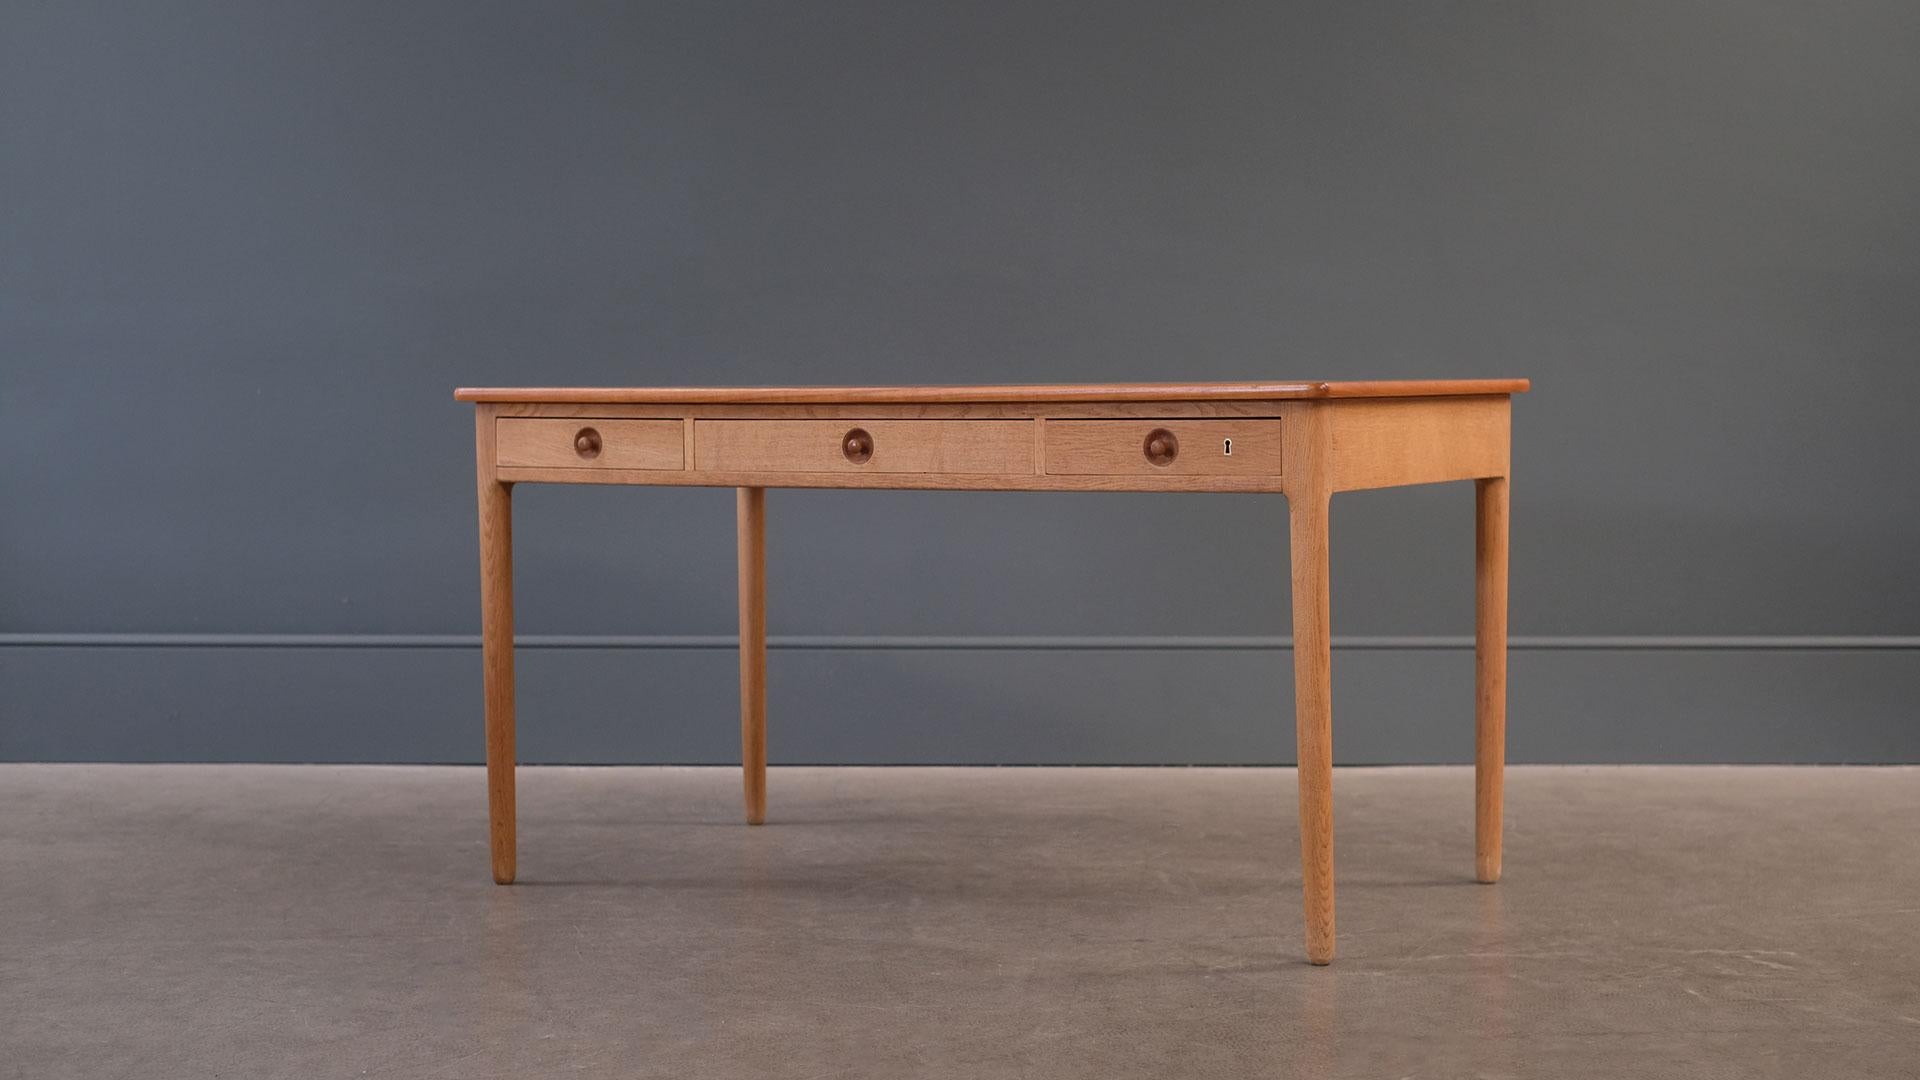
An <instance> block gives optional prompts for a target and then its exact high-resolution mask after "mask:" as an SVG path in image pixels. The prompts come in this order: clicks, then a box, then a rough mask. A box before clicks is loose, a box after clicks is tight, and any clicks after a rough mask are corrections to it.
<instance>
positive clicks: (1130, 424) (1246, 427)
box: [1044, 420, 1281, 476]
mask: <svg viewBox="0 0 1920 1080" xmlns="http://www.w3.org/2000/svg"><path fill="white" fill-rule="evenodd" d="M1280 424H1281V421H1279V420H1049V421H1047V424H1046V435H1045V439H1046V457H1045V459H1044V460H1045V461H1046V467H1047V472H1048V473H1049V474H1050V475H1055V476H1069V475H1081V476H1278V475H1280Z"/></svg>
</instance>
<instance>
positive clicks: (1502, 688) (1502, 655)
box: [1473, 476, 1510, 884]
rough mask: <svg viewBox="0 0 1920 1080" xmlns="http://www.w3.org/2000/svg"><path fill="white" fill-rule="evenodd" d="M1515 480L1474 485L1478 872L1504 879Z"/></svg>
mask: <svg viewBox="0 0 1920 1080" xmlns="http://www.w3.org/2000/svg"><path fill="white" fill-rule="evenodd" d="M1509 484H1510V481H1509V480H1508V478H1507V477H1504V476H1501V477H1493V478H1491V479H1486V480H1480V481H1477V482H1475V484H1474V544H1473V550H1474V632H1473V658H1474V680H1473V681H1474V709H1473V745H1474V752H1473V789H1474V800H1473V821H1474V827H1473V836H1474V873H1475V876H1476V877H1478V878H1479V880H1481V881H1483V882H1487V883H1489V884H1491V883H1493V882H1496V881H1499V880H1500V833H1501V815H1502V813H1503V808H1502V802H1503V791H1504V788H1505V784H1506V767H1507V500H1508V487H1509Z"/></svg>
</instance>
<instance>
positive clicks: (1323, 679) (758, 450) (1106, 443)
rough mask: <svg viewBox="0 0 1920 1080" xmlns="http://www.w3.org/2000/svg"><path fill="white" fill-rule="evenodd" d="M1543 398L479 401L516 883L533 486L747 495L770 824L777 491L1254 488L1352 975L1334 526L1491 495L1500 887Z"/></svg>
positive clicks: (1393, 391)
mask: <svg viewBox="0 0 1920 1080" xmlns="http://www.w3.org/2000/svg"><path fill="white" fill-rule="evenodd" d="M1527 385H1528V384H1527V381H1526V380H1524V379H1485V380H1449V381H1421V382H1346V383H1339V382H1332V383H1329V382H1298V383H1192V384H1173V383H1167V384H1151V383H1119V384H1109V383H1101V384H1093V385H1084V386H904V387H765V388H739V389H696V388H675V389H585V388H568V389H465V390H460V391H458V392H456V393H455V395H454V396H455V397H456V398H458V399H459V400H461V401H471V402H474V403H475V406H476V407H475V416H474V421H475V428H474V430H475V459H476V463H477V465H478V472H479V487H480V597H481V600H480V602H481V616H482V640H483V652H484V662H483V666H484V670H485V681H486V722H487V795H488V803H489V807H490V809H491V817H492V839H493V878H494V880H495V881H497V882H500V883H501V884H506V883H508V882H511V881H512V880H513V876H514V802H513V781H514V750H513V541H512V502H511V497H512V491H513V485H514V484H521V483H553V484H660V485H688V484H691V485H703V486H709V487H731V488H736V489H738V495H737V501H738V512H739V527H738V540H739V563H740V741H741V757H742V759H743V761H744V764H745V774H746V781H745V783H746V816H747V822H748V823H749V824H754V825H757V824H759V823H760V822H762V821H764V820H765V818H766V808H767V780H766V776H767V740H766V714H767V651H766V633H767V619H766V501H765V495H766V489H767V488H770V487H796V488H800V487H810V488H954V489H964V490H972V491H1243V492H1248V493H1274V494H1281V495H1285V496H1286V498H1287V506H1288V514H1289V520H1290V531H1291V534H1292V544H1293V666H1294V699H1295V700H1294V730H1295V735H1296V738H1297V740H1298V743H1299V776H1300V783H1299V787H1300V856H1301V875H1302V879H1303V882H1304V886H1305V893H1306V902H1305V907H1306V938H1307V958H1308V959H1309V960H1310V961H1312V962H1313V963H1315V964H1325V963H1328V962H1330V961H1331V960H1332V959H1333V941H1334V937H1333V702H1332V695H1331V688H1330V683H1329V673H1328V669H1329V660H1330V654H1329V638H1328V634H1329V630H1328V597H1327V509H1328V502H1329V500H1330V498H1331V497H1332V495H1333V494H1334V493H1335V492H1338V491H1354V490H1359V489H1363V488H1380V487H1393V486H1397V485H1402V484H1432V483H1440V482H1444V481H1449V480H1472V481H1474V482H1475V484H1474V489H1475V501H1476V505H1477V508H1478V509H1477V516H1476V519H1475V520H1476V522H1477V529H1476V533H1477V540H1476V543H1475V573H1476V579H1477V583H1478V588H1477V591H1476V593H1475V595H1476V607H1477V618H1476V620H1475V621H1476V634H1475V638H1474V641H1475V649H1474V655H1475V663H1476V668H1477V678H1476V686H1477V694H1476V701H1475V709H1474V716H1475V723H1474V735H1475V748H1476V749H1475V755H1474V765H1475V768H1474V783H1475V796H1476V797H1475V828H1474V840H1475V871H1476V875H1477V876H1478V878H1479V880H1481V881H1484V882H1492V881H1495V880H1497V879H1498V878H1499V876H1500V792H1501V772H1502V769H1503V767H1504V763H1505V757H1506V696H1507V488H1508V458H1509V454H1508V445H1509V417H1510V414H1511V401H1512V399H1511V395H1513V394H1516V393H1521V392H1524V391H1525V390H1526V389H1527Z"/></svg>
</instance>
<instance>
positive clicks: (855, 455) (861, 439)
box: [840, 428, 873, 465]
mask: <svg viewBox="0 0 1920 1080" xmlns="http://www.w3.org/2000/svg"><path fill="white" fill-rule="evenodd" d="M840 452H841V453H843V454H845V455H847V460H848V461H851V462H853V463H854V464H855V465H864V464H866V463H867V461H868V459H870V458H872V457H873V436H871V435H869V434H867V431H866V429H865V428H854V429H853V430H852V431H849V432H847V435H846V438H844V439H841V440H840Z"/></svg>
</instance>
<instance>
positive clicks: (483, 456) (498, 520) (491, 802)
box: [478, 409, 514, 885]
mask: <svg viewBox="0 0 1920 1080" xmlns="http://www.w3.org/2000/svg"><path fill="white" fill-rule="evenodd" d="M478 414H479V417H480V435H479V440H478V442H479V462H480V465H479V468H480V655H481V661H480V662H481V667H482V670H483V672H484V675H483V683H484V686H485V692H486V716H487V816H488V823H489V826H490V827H489V835H490V837H491V839H492V846H493V880H494V881H496V882H499V883H500V884H502V885H506V884H510V883H511V882H512V881H513V875H514V807H513V769H514V753H513V489H512V488H511V487H510V486H509V485H507V484H503V483H500V482H499V481H497V480H495V479H494V476H493V415H492V413H491V412H490V411H488V410H486V409H481V410H478Z"/></svg>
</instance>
